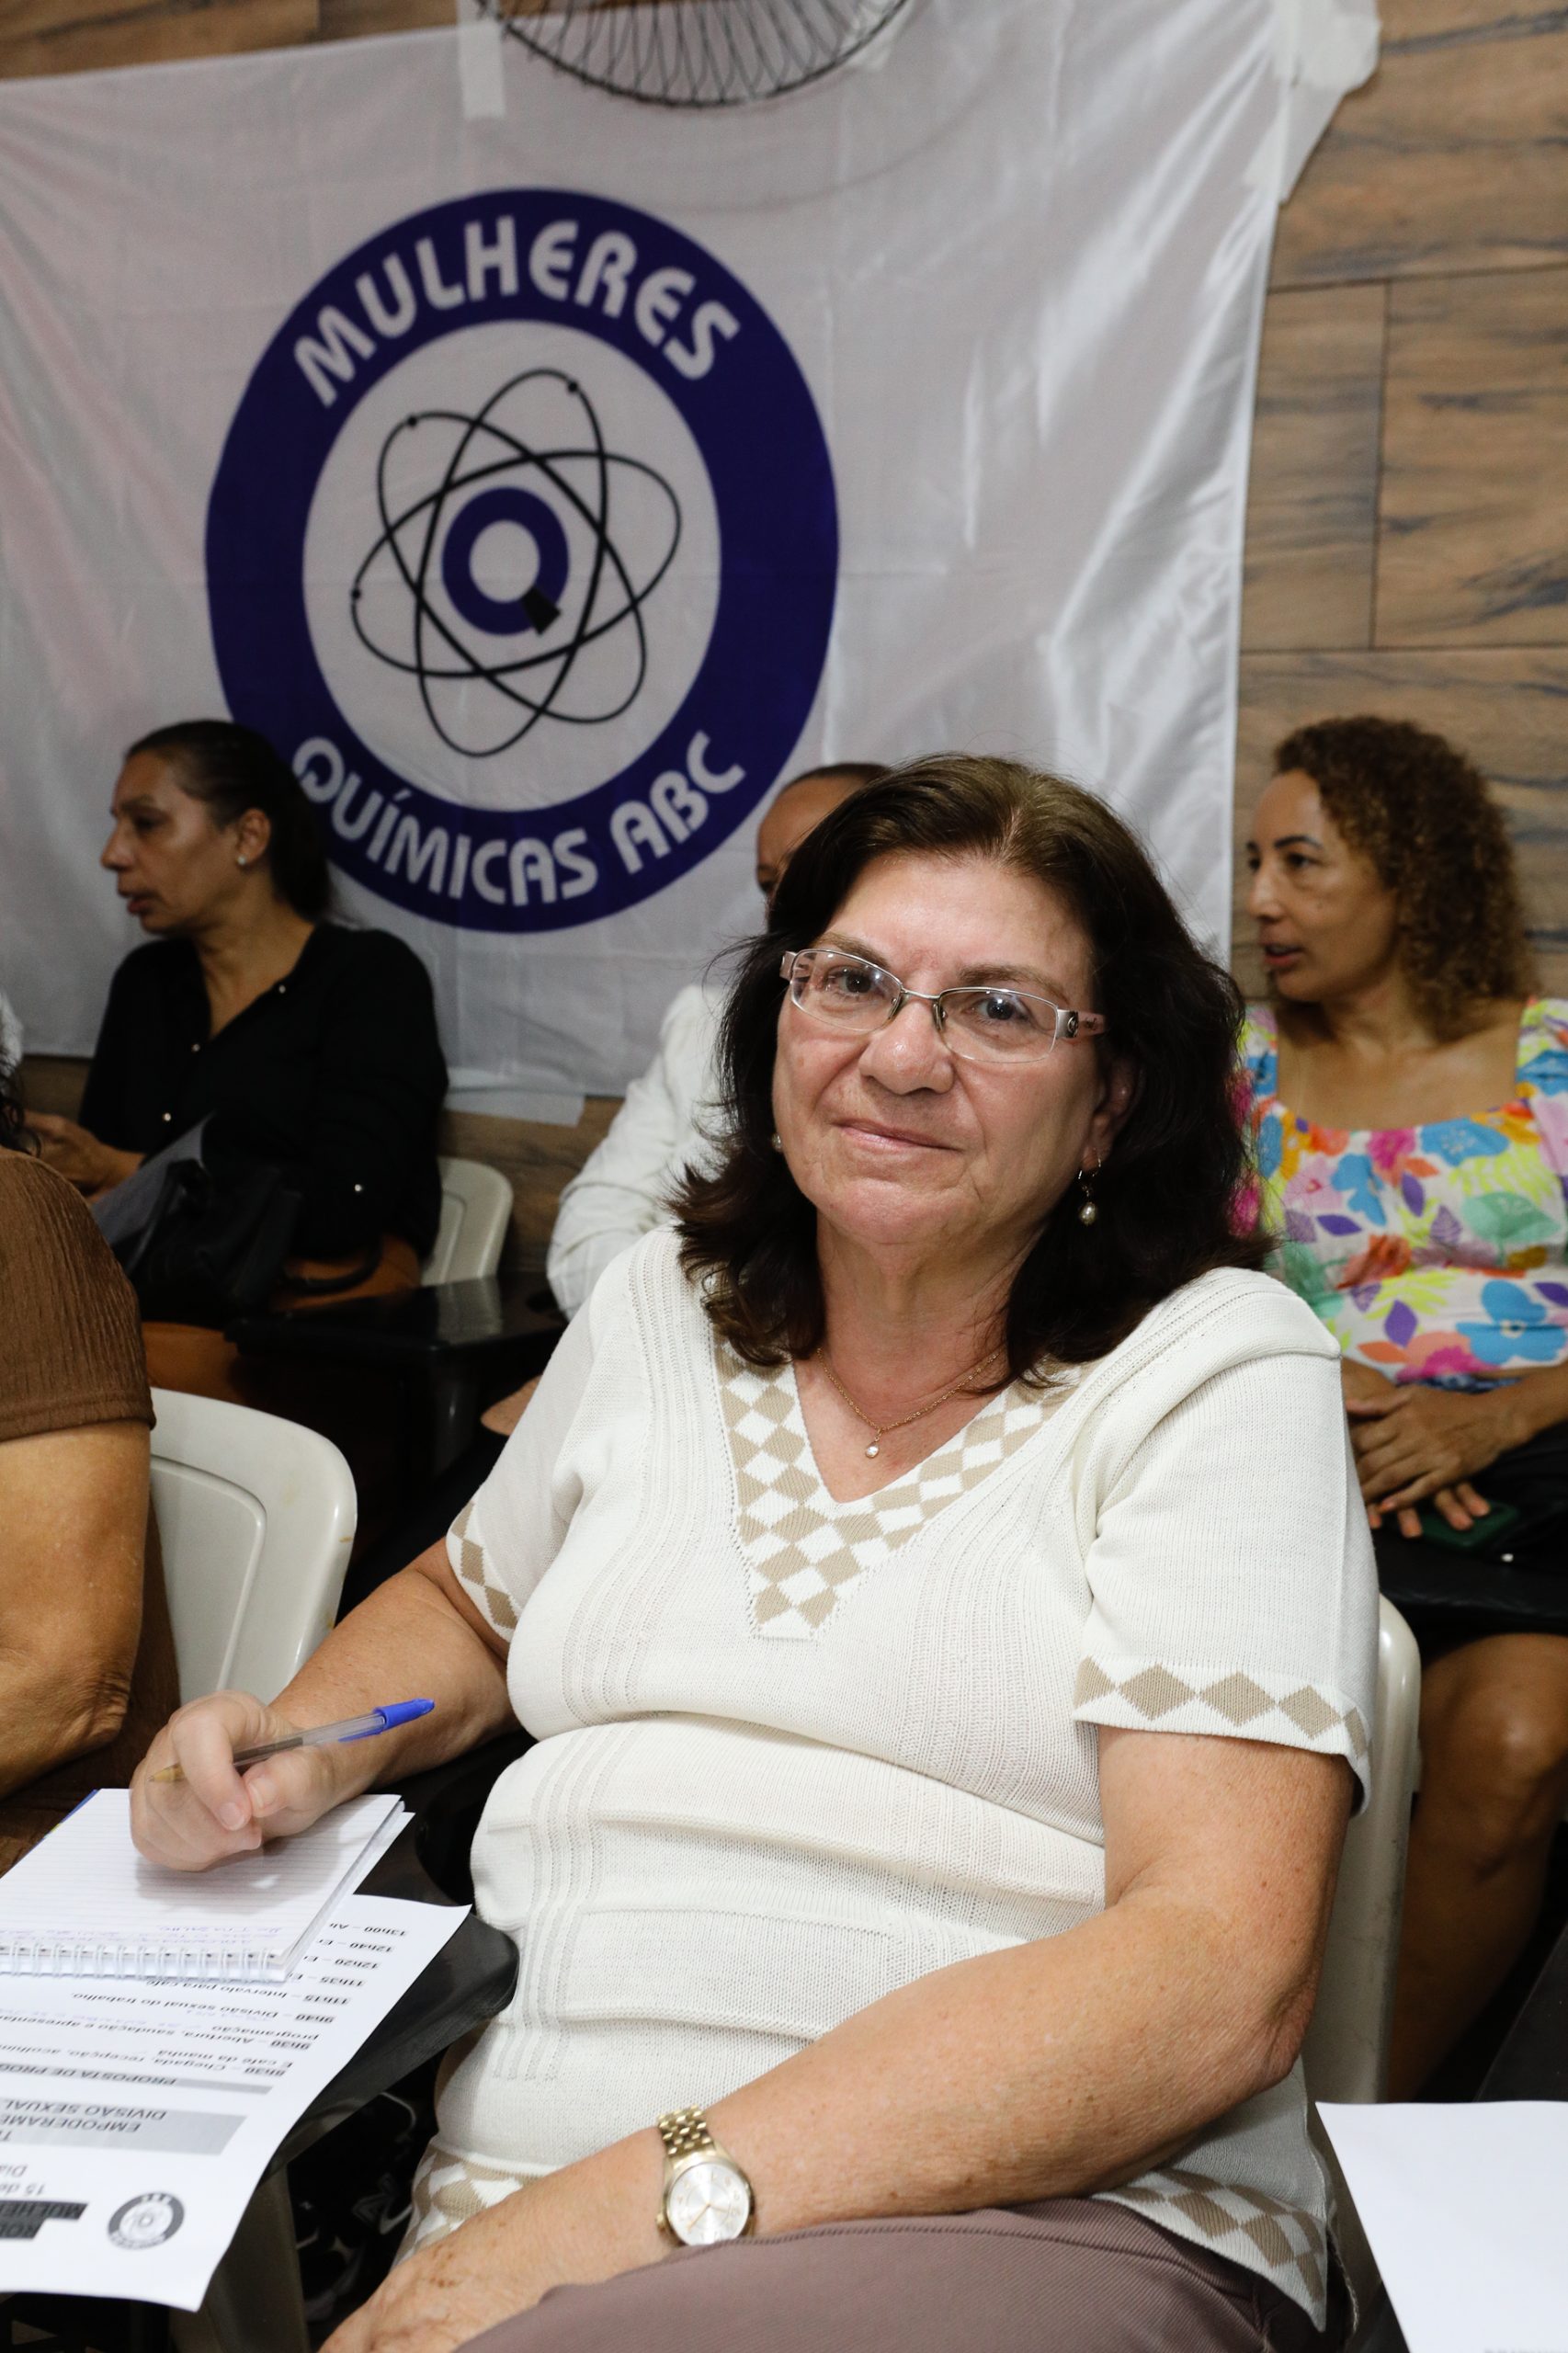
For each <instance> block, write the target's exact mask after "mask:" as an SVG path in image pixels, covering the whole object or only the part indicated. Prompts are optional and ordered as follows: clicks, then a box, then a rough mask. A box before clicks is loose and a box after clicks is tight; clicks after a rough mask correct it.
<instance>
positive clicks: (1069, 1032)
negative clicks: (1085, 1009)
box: [778, 948, 1105, 1064]
mask: <svg viewBox="0 0 1568 2353" xmlns="http://www.w3.org/2000/svg"><path fill="white" fill-rule="evenodd" d="M778 969H779V972H780V973H781V974H782V976H783V978H784V979H785V980H787V981H788V982H789V983H790V1003H791V1004H792V1005H798V1006H800V1008H801V1012H802V1013H803V1014H805V1016H806V1017H807V1018H808V1019H809V1020H812V1021H815V1022H817V1023H818V1024H819V1025H820V1027H821V1028H823V1029H837V1030H839V1031H840V1032H841V1033H842V1034H843V1035H844V1036H845V1037H846V1038H869V1036H870V1035H871V1033H872V1031H873V1030H876V1029H885V1027H886V1026H887V1024H888V1023H889V1022H890V1021H895V1020H896V1019H897V1018H898V1016H899V1015H900V1014H901V1013H902V1012H903V1008H904V1006H906V1005H907V1004H908V1003H909V1001H910V999H911V998H912V997H915V998H917V999H918V1000H919V1002H920V1003H921V1004H922V1005H928V1006H930V1008H931V1018H932V1020H933V1021H934V1022H935V1024H936V1027H937V1037H938V1038H940V1039H941V1040H942V1043H943V1044H944V1045H945V1046H946V1047H947V1048H948V1050H949V1052H950V1053H954V1054H957V1055H959V1056H960V1059H961V1060H962V1061H964V1062H966V1063H993V1064H1001V1063H1042V1062H1044V1060H1045V1058H1046V1056H1047V1054H1049V1053H1050V1052H1051V1049H1052V1047H1053V1046H1054V1045H1055V1044H1056V1042H1057V1040H1058V1039H1059V1038H1060V1039H1067V1040H1072V1039H1074V1038H1097V1037H1098V1036H1099V1035H1100V1034H1101V1032H1102V1031H1103V1030H1104V1029H1105V1016H1104V1014H1103V1013H1074V1012H1072V1011H1070V1010H1069V1009H1068V1007H1067V1006H1061V1005H1053V1004H1052V1003H1051V999H1050V998H1049V997H1048V996H1036V995H1033V994H1032V993H1031V992H1030V991H1029V990H1028V989H1015V988H1007V987H1005V986H1004V987H998V986H997V985H996V984H995V983H994V982H993V983H983V984H981V985H979V986H976V987H971V988H961V989H942V990H941V991H940V992H939V993H938V994H937V995H936V996H929V995H927V994H926V991H925V990H924V989H906V988H905V987H904V985H903V982H902V981H901V980H899V979H898V978H897V976H896V975H895V974H894V973H892V972H884V971H883V970H882V967H881V965H880V964H873V963H872V962H871V961H870V959H869V957H867V956H852V955H851V954H850V953H849V952H848V950H847V949H843V948H797V949H791V950H790V954H789V955H787V956H786V957H785V958H784V960H783V962H782V963H781V964H780V965H779V967H778Z"/></svg>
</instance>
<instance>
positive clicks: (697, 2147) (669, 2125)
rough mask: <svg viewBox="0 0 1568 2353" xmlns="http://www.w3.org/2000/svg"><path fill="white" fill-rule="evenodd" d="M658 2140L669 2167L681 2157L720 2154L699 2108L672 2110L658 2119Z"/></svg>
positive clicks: (705, 2118) (706, 2120)
mask: <svg viewBox="0 0 1568 2353" xmlns="http://www.w3.org/2000/svg"><path fill="white" fill-rule="evenodd" d="M659 2138H660V2140H661V2141H662V2142H663V2143H664V2144H665V2157H666V2158H667V2159H668V2160H669V2162H670V2164H671V2165H674V2164H675V2163H676V2160H677V2159H679V2158H681V2157H696V2156H707V2155H708V2154H710V2152H712V2153H716V2154H722V2151H721V2150H720V2149H719V2143H718V2142H717V2141H715V2139H714V2138H713V2135H712V2133H711V2132H710V2130H709V2128H708V2119H707V2117H706V2116H704V2114H703V2112H702V2110H701V2109H699V2108H672V2109H670V2110H669V2112H668V2113H667V2115H665V2116H661V2117H660V2119H659Z"/></svg>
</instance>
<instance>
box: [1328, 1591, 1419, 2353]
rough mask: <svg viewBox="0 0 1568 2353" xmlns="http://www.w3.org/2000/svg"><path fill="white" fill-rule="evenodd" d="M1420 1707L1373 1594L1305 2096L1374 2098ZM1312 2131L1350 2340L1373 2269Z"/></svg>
mask: <svg viewBox="0 0 1568 2353" xmlns="http://www.w3.org/2000/svg"><path fill="white" fill-rule="evenodd" d="M1420 1709H1421V1659H1420V1655H1419V1654H1418V1652H1417V1651H1416V1648H1415V1636H1414V1635H1413V1634H1412V1632H1411V1631H1410V1629H1409V1627H1408V1626H1407V1625H1406V1624H1405V1622H1404V1620H1403V1618H1402V1617H1401V1616H1400V1614H1399V1612H1398V1610H1397V1609H1395V1608H1393V1606H1392V1603H1390V1602H1387V1601H1382V1602H1380V1603H1379V1605H1378V1688H1377V1697H1376V1700H1375V1703H1374V1707H1373V1714H1372V1794H1371V1796H1370V1798H1369V1800H1368V1802H1367V1804H1366V1806H1365V1807H1364V1809H1363V1810H1362V1812H1361V1813H1358V1815H1357V1817H1356V1819H1355V1821H1354V1822H1352V1824H1350V1827H1349V1829H1348V1830H1347V1831H1346V1836H1345V1854H1344V1858H1343V1860H1342V1861H1341V1863H1340V1867H1339V1885H1338V1888H1337V1890H1336V1891H1335V1898H1334V1916H1333V1918H1332V1919H1331V1920H1330V1922H1329V1927H1328V1944H1327V1947H1326V1949H1325V1950H1324V1964H1323V1981H1322V1984H1320V1986H1319V1988H1318V1998H1317V2007H1316V2009H1315V2010H1314V2011H1313V2013H1312V2025H1311V2026H1310V2027H1309V2028H1308V2029H1307V2039H1306V2042H1305V2044H1304V2046H1303V2048H1302V2052H1301V2063H1302V2068H1303V2072H1304V2073H1305V2075H1306V2079H1307V2092H1308V2096H1309V2097H1310V2098H1311V2099H1312V2101H1313V2102H1314V2103H1315V2102H1317V2101H1318V2100H1351V2101H1363V2100H1377V2099H1381V2097H1382V2096H1383V2086H1384V2083H1385V2081H1386V2080H1387V2075H1388V2055H1389V2029H1390V2025H1391V2023H1392V2018H1393V1989H1394V1968H1395V1963H1396V1962H1397V1961H1398V1958H1399V1921H1400V1911H1401V1907H1402V1904H1403V1895H1404V1851H1405V1847H1406V1846H1407V1845H1408V1844H1409V1839H1410V1802H1411V1798H1412V1796H1413V1794H1414V1792H1415V1780H1416V1766H1417V1752H1416V1745H1415V1735H1416V1726H1417V1720H1418V1717H1419V1714H1420ZM1312 2140H1313V2143H1314V2144H1315V2146H1316V2149H1317V2153H1318V2155H1319V2157H1320V2159H1321V2160H1322V2163H1323V2166H1324V2172H1325V2173H1326V2174H1327V2176H1328V2179H1329V2184H1330V2188H1331V2189H1332V2191H1333V2195H1334V2208H1335V2246H1336V2248H1337V2250H1338V2254H1339V2259H1340V2261H1341V2262H1342V2264H1343V2265H1344V2267H1345V2271H1346V2277H1347V2278H1348V2279H1349V2282H1350V2289H1351V2293H1352V2295H1353V2296H1354V2298H1355V2300H1356V2306H1357V2310H1358V2313H1360V2315H1361V2325H1360V2326H1359V2328H1358V2332H1357V2335H1356V2336H1355V2337H1354V2339H1353V2340H1352V2342H1353V2343H1354V2344H1355V2345H1357V2346H1359V2345H1361V2344H1362V2342H1363V2340H1364V2339H1365V2338H1366V2337H1367V2334H1368V2329H1369V2325H1372V2324H1373V2323H1375V2318H1376V2313H1377V2311H1378V2310H1379V2304H1378V2268H1377V2264H1376V2262H1375V2261H1374V2260H1373V2256H1372V2251H1371V2248H1370V2247H1369V2245H1368V2243H1367V2234H1366V2233H1365V2231H1363V2229H1362V2228H1361V2219H1360V2216H1359V2215H1358V2213H1357V2211H1356V2209H1355V2205H1354V2203H1353V2202H1352V2200H1351V2197H1350V2193H1349V2191H1348V2189H1347V2188H1346V2184H1345V2177H1344V2175H1343V2174H1342V2173H1341V2172H1340V2169H1339V2164H1338V2160H1337V2159H1336V2157H1335V2154H1334V2151H1333V2149H1332V2148H1331V2147H1330V2145H1329V2142H1328V2136H1327V2135H1326V2133H1325V2132H1324V2130H1323V2127H1322V2125H1321V2124H1320V2122H1319V2121H1318V2119H1317V2117H1316V2115H1315V2114H1314V2115H1313V2117H1312Z"/></svg>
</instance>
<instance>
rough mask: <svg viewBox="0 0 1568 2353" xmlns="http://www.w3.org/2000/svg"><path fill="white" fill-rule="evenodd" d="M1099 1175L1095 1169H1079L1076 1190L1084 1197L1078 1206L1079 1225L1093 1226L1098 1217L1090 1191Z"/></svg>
mask: <svg viewBox="0 0 1568 2353" xmlns="http://www.w3.org/2000/svg"><path fill="white" fill-rule="evenodd" d="M1099 1173H1100V1172H1099V1170H1098V1169H1097V1168H1089V1169H1084V1168H1080V1169H1079V1171H1078V1190H1079V1191H1080V1192H1081V1193H1082V1195H1083V1196H1084V1198H1083V1199H1082V1200H1081V1201H1080V1202H1079V1204H1078V1222H1079V1224H1080V1225H1093V1223H1094V1222H1095V1220H1096V1218H1097V1217H1098V1215H1099V1211H1098V1210H1097V1209H1096V1207H1095V1197H1094V1194H1093V1192H1092V1191H1091V1189H1090V1188H1091V1186H1092V1185H1093V1182H1094V1179H1095V1178H1096V1176H1098V1175H1099Z"/></svg>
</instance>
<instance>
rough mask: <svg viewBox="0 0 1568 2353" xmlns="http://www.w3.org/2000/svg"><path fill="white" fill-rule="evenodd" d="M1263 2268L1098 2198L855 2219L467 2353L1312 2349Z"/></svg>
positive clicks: (685, 2260) (508, 2329)
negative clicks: (1260, 2273) (1250, 2268)
mask: <svg viewBox="0 0 1568 2353" xmlns="http://www.w3.org/2000/svg"><path fill="white" fill-rule="evenodd" d="M1337 2342H1338V2339H1337V2337H1336V2336H1335V2334H1334V2333H1333V2332H1332V2331H1331V2332H1330V2333H1329V2334H1328V2335H1320V2334H1319V2332H1318V2331H1317V2330H1316V2329H1315V2328H1314V2327H1313V2326H1312V2322H1311V2321H1310V2320H1309V2319H1308V2317H1307V2315H1306V2313H1304V2312H1302V2311H1301V2309H1300V2307H1299V2306H1297V2305H1295V2304H1292V2303H1291V2302H1290V2301H1289V2299H1288V2298H1286V2297H1285V2296H1283V2295H1281V2294H1279V2293H1278V2290H1274V2289H1272V2288H1270V2287H1269V2286H1268V2285H1267V2283H1266V2282H1264V2281H1262V2280H1260V2279H1257V2278H1256V2275H1252V2274H1249V2273H1246V2272H1244V2271H1242V2270H1241V2269H1240V2268H1238V2267H1237V2266H1234V2265H1233V2264H1230V2263H1228V2262H1226V2261H1225V2259H1224V2258H1223V2257H1222V2256H1213V2255H1209V2254H1207V2253H1205V2252H1204V2251H1203V2250H1202V2249H1200V2248H1198V2247H1193V2246H1189V2245H1187V2244H1185V2243H1184V2242H1182V2241H1179V2240H1176V2239H1174V2238H1172V2237H1170V2236H1168V2235H1167V2234H1165V2232H1163V2231H1161V2230H1160V2229H1159V2228H1158V2227H1157V2226H1156V2225H1155V2224H1153V2223H1152V2222H1145V2221H1144V2220H1143V2219H1142V2216H1141V2215H1137V2214H1130V2213H1128V2212H1127V2211H1125V2210H1123V2209H1121V2208H1119V2207H1116V2206H1110V2205H1107V2204H1105V2203H1103V2202H1102V2201H1099V2200H1093V2199H1087V2198H1063V2199H1056V2200H1049V2201H1047V2202H1045V2203H1043V2204H1041V2205H1038V2206H1028V2207H1021V2208H1016V2209H1013V2210H1011V2211H1001V2210H996V2209H991V2210H989V2211H979V2212H976V2213H969V2214H956V2215H937V2216H922V2217H910V2218H907V2219H903V2220H898V2221H892V2222H847V2223H845V2222H840V2223H835V2224H834V2225H833V2226H832V2227H830V2228H828V2229H825V2230H815V2231H800V2232H795V2233H791V2234H786V2235H785V2236H783V2237H780V2238H775V2239H768V2238H764V2239H753V2240H745V2239H743V2240H739V2241H736V2242H734V2243H733V2244H732V2245H728V2246H723V2247H704V2248H692V2249H687V2250H684V2251H683V2252H681V2253H680V2254H678V2255H674V2256H670V2257H668V2258H667V2259H666V2260H665V2262H664V2263H661V2264H657V2265H654V2266H653V2268H649V2269H645V2270H641V2271H627V2272H622V2273H621V2274H620V2275H619V2278H617V2279H608V2280H606V2281H604V2282H603V2283H602V2284H601V2285H599V2286H597V2287H591V2288H559V2289H556V2290H553V2291H552V2292H551V2294H550V2295H547V2296H546V2297H545V2298H544V2299H543V2301H542V2302H540V2303H539V2304H536V2305H535V2306H534V2308H533V2309H532V2310H531V2311H530V2312H526V2313H519V2314H518V2315H517V2318H516V2319H515V2320H510V2321H506V2322H503V2324H502V2325H501V2326H500V2327H499V2328H494V2329H490V2330H488V2331H487V2332H486V2333H485V2335H484V2336H480V2337H476V2338H474V2339H473V2340H472V2344H471V2345H470V2347H468V2348H467V2353H625V2348H626V2347H632V2346H635V2347H636V2348H637V2353H689V2348H691V2347H710V2346H722V2345H733V2346H737V2347H745V2348H746V2353H824V2348H826V2347H832V2348H833V2353H975V2348H976V2347H985V2348H986V2353H1165V2348H1167V2347H1171V2346H1177V2345H1179V2346H1182V2347H1186V2348H1189V2349H1190V2353H1263V2348H1264V2347H1267V2348H1268V2353H1309V2348H1318V2347H1323V2348H1327V2347H1331V2346H1333V2345H1335V2344H1336V2343H1337Z"/></svg>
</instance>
